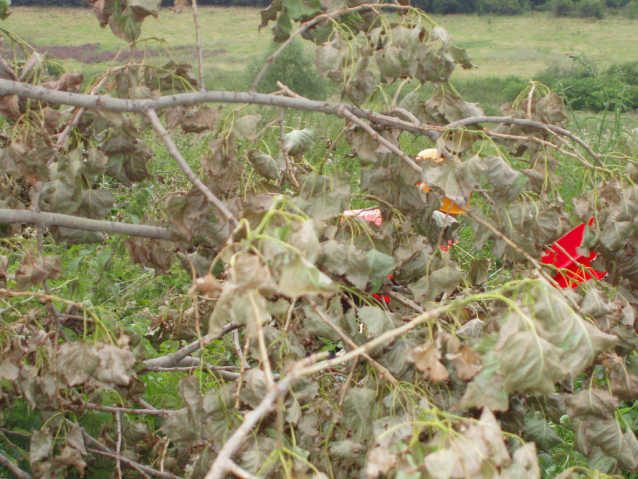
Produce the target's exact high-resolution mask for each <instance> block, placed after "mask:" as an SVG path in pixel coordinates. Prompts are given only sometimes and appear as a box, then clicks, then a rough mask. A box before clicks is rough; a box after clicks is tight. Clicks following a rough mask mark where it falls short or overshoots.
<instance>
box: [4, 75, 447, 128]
mask: <svg viewBox="0 0 638 479" xmlns="http://www.w3.org/2000/svg"><path fill="white" fill-rule="evenodd" d="M0 95H17V96H19V97H20V98H31V99H32V100H39V101H43V102H47V103H52V104H56V105H70V106H78V107H82V108H87V109H90V110H107V111H116V112H122V113H143V112H144V111H147V110H150V109H153V110H155V111H160V110H163V109H165V108H170V107H173V106H180V105H183V106H188V105H199V104H201V103H249V104H253V105H266V106H277V107H284V108H293V109H297V110H306V111H315V112H320V113H325V114H326V115H337V109H336V108H334V107H331V106H330V105H328V104H327V103H326V102H323V101H315V100H306V99H299V98H289V97H285V96H281V95H268V94H265V93H249V92H234V91H205V92H197V93H180V94H177V95H166V96H161V97H159V98H152V99H146V100H131V99H124V98H113V97H110V96H98V95H85V94H81V93H69V92H62V91H55V90H49V89H48V88H44V87H40V86H36V85H31V84H29V83H22V82H16V81H11V80H4V79H0ZM344 108H346V109H347V110H348V111H350V112H352V113H353V114H355V115H356V116H357V117H359V118H364V119H366V120H369V121H372V122H374V123H378V124H380V125H384V126H392V127H396V128H399V129H401V130H404V131H409V132H410V133H414V134H416V135H424V136H427V137H428V138H430V139H431V140H436V139H437V138H438V137H439V136H440V135H441V133H439V132H438V131H437V130H440V129H441V127H440V126H436V127H433V126H431V125H425V124H423V125H414V124H413V123H411V122H408V121H404V120H401V119H400V118H397V117H394V116H389V115H382V114H380V113H376V112H373V111H371V110H366V109H363V108H358V107H356V106H353V105H344Z"/></svg>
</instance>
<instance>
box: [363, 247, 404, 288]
mask: <svg viewBox="0 0 638 479" xmlns="http://www.w3.org/2000/svg"><path fill="white" fill-rule="evenodd" d="M366 256H367V257H368V263H369V264H370V279H369V281H370V282H373V281H376V280H378V279H385V278H387V277H388V275H390V274H391V273H392V272H393V271H394V268H395V267H396V264H397V262H396V261H395V259H394V258H393V257H392V256H389V255H387V254H385V253H382V252H381V251H378V250H376V249H371V250H370V251H368V252H367V253H366Z"/></svg>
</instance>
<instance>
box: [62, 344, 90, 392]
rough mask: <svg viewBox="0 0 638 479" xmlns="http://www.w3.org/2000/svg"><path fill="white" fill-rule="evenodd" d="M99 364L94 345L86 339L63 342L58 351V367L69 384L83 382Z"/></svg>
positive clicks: (73, 384) (75, 384)
mask: <svg viewBox="0 0 638 479" xmlns="http://www.w3.org/2000/svg"><path fill="white" fill-rule="evenodd" d="M99 364H100V357H99V356H98V354H97V349H96V347H95V346H94V345H93V344H91V343H88V342H86V341H76V342H74V343H65V344H63V345H62V346H61V347H60V351H59V353H58V369H59V371H61V372H62V374H63V375H64V377H65V379H66V380H67V382H68V384H69V386H77V385H79V384H84V383H85V382H86V381H88V380H89V378H90V377H92V376H93V373H94V372H95V370H96V369H97V368H98V366H99Z"/></svg>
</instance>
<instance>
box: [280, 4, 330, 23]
mask: <svg viewBox="0 0 638 479" xmlns="http://www.w3.org/2000/svg"><path fill="white" fill-rule="evenodd" d="M281 3H282V5H283V7H284V8H285V9H286V12H287V13H288V15H290V17H291V18H292V19H293V20H296V21H298V22H305V21H306V20H310V19H311V18H313V17H315V16H316V15H318V14H320V13H321V2H320V1H319V0H282V2H281Z"/></svg>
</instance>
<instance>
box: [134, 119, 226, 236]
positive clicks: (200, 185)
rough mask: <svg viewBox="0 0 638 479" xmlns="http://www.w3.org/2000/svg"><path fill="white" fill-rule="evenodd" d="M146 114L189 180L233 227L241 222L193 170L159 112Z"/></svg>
mask: <svg viewBox="0 0 638 479" xmlns="http://www.w3.org/2000/svg"><path fill="white" fill-rule="evenodd" d="M144 114H145V115H146V117H147V118H148V119H149V120H150V122H151V124H152V125H153V129H155V131H156V132H157V134H158V135H159V136H160V137H161V138H162V141H163V142H164V144H165V145H166V148H168V153H169V154H170V155H171V157H172V158H173V159H174V160H175V161H176V162H177V164H178V165H179V167H180V168H181V169H182V171H183V172H184V174H185V175H186V177H187V178H188V180H189V181H190V182H191V183H192V184H193V185H195V187H196V188H197V189H198V190H199V191H201V192H202V193H203V195H204V197H205V198H206V200H207V201H208V202H209V203H210V204H212V205H213V206H214V207H215V208H217V210H219V212H220V213H221V214H222V215H224V218H226V220H227V221H228V222H229V223H230V224H231V225H232V226H233V227H234V226H237V224H239V222H238V221H237V218H235V215H233V214H232V213H231V212H230V210H229V209H228V208H226V205H225V204H224V203H222V201H221V200H220V199H219V198H217V197H216V196H215V195H214V194H213V192H212V191H210V189H209V188H208V187H207V186H206V185H205V184H204V182H203V181H202V180H200V179H199V177H198V176H197V175H196V174H195V173H194V172H193V170H192V169H191V167H190V166H189V165H188V163H187V162H186V160H185V159H184V157H183V156H182V154H181V153H180V152H179V150H178V149H177V146H176V145H175V143H174V142H173V140H172V139H171V137H170V135H169V134H168V132H167V131H166V129H165V128H164V125H162V122H161V121H160V119H159V118H158V116H157V113H155V110H153V109H152V108H150V109H148V110H146V111H145V112H144Z"/></svg>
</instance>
